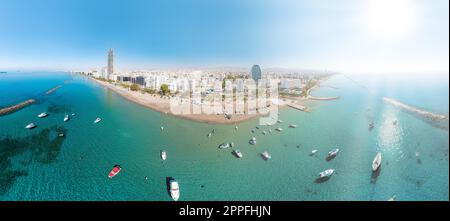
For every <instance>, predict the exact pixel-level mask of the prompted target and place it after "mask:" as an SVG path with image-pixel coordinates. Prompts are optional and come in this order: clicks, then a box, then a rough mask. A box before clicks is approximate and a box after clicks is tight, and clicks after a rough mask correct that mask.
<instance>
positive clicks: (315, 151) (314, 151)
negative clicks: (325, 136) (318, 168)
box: [310, 150, 318, 156]
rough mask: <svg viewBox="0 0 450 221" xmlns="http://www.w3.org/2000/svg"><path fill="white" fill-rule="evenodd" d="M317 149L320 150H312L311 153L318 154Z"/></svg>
mask: <svg viewBox="0 0 450 221" xmlns="http://www.w3.org/2000/svg"><path fill="white" fill-rule="evenodd" d="M317 151H318V150H313V151H311V154H310V155H311V156H312V155H314V154H316V153H317Z"/></svg>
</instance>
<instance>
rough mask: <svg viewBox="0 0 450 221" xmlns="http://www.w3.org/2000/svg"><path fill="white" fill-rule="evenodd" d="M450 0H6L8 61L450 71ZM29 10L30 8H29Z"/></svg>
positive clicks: (1, 49) (3, 24) (69, 66)
mask: <svg viewBox="0 0 450 221" xmlns="http://www.w3.org/2000/svg"><path fill="white" fill-rule="evenodd" d="M448 4H449V3H448V1H441V0H433V1H416V0H399V1H387V0H374V1H356V0H346V1H339V2H336V1H302V2H298V1H283V2H280V1H264V2H261V1H234V0H233V1H214V2H212V1H202V0H198V1H189V2H186V1H132V2H123V1H106V0H104V1H95V2H92V1H87V0H81V1H69V2H68V1H53V0H44V1H37V0H31V1H23V0H19V1H5V0H1V1H0V5H1V8H2V16H3V18H4V19H1V20H0V30H2V32H3V33H4V34H3V35H2V36H1V37H0V39H1V41H0V69H13V70H16V69H29V70H33V69H45V70H84V69H92V68H97V69H98V68H101V67H103V66H105V63H106V61H105V52H106V51H107V50H108V49H109V48H114V50H115V51H116V57H117V68H118V69H146V68H172V67H245V68H248V67H250V66H251V65H253V64H261V66H262V67H263V68H267V67H273V68H276V67H279V68H306V69H320V70H335V71H350V72H409V71H414V72H421V71H441V72H442V71H443V72H448V69H449V64H448V59H449V55H448V54H449V43H448V38H449V28H448V27H449V23H448V21H449V14H448V8H449V5H448ZM24 15H27V16H24Z"/></svg>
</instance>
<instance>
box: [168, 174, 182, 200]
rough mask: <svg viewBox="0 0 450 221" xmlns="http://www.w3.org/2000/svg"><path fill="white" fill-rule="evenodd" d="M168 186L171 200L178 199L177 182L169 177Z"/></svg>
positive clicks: (178, 188) (178, 189)
mask: <svg viewBox="0 0 450 221" xmlns="http://www.w3.org/2000/svg"><path fill="white" fill-rule="evenodd" d="M169 187H170V196H171V197H172V199H173V200H175V201H178V198H180V187H179V186H178V182H177V181H176V180H175V179H173V178H171V179H170V180H169Z"/></svg>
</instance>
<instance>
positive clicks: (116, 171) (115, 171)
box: [108, 165, 122, 178]
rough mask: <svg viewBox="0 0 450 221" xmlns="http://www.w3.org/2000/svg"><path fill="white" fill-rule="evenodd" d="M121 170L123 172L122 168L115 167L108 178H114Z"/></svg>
mask: <svg viewBox="0 0 450 221" xmlns="http://www.w3.org/2000/svg"><path fill="white" fill-rule="evenodd" d="M120 170H122V168H121V167H120V166H119V165H115V166H114V167H113V169H112V170H111V172H109V174H108V177H109V178H113V177H114V176H116V175H117V174H118V173H119V172H120Z"/></svg>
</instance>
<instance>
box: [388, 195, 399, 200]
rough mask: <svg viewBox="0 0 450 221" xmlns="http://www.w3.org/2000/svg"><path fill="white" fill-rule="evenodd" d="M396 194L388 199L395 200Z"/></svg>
mask: <svg viewBox="0 0 450 221" xmlns="http://www.w3.org/2000/svg"><path fill="white" fill-rule="evenodd" d="M396 198H397V197H396V196H395V195H393V196H392V197H391V198H389V199H388V200H387V201H395V200H396Z"/></svg>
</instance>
